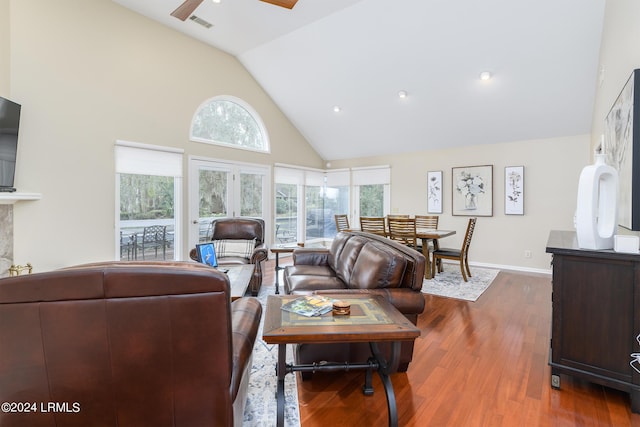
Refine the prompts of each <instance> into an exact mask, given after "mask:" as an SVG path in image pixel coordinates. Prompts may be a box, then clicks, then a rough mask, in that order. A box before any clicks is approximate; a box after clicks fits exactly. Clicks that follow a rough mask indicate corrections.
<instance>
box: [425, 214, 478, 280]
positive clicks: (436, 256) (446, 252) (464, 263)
mask: <svg viewBox="0 0 640 427" xmlns="http://www.w3.org/2000/svg"><path fill="white" fill-rule="evenodd" d="M476 220H477V218H469V223H468V224H467V231H466V233H465V235H464V240H463V241H462V247H461V248H460V249H450V248H439V249H437V250H434V251H433V262H432V263H431V277H435V274H436V264H437V263H438V262H440V261H441V260H442V259H451V260H456V261H459V262H460V272H461V273H462V278H463V279H464V281H465V282H467V281H468V278H467V277H471V270H470V269H469V246H470V245H471V237H472V236H473V231H474V229H475V228H476ZM438 272H442V264H440V265H438Z"/></svg>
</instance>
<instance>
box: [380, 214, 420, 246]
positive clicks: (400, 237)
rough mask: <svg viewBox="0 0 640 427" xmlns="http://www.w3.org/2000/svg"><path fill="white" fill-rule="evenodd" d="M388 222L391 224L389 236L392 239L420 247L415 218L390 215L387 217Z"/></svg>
mask: <svg viewBox="0 0 640 427" xmlns="http://www.w3.org/2000/svg"><path fill="white" fill-rule="evenodd" d="M387 224H388V226H389V238H390V239H391V240H395V241H397V242H400V243H402V244H403V245H406V246H409V247H411V248H414V249H418V239H417V238H416V219H415V218H405V217H398V216H389V217H387Z"/></svg>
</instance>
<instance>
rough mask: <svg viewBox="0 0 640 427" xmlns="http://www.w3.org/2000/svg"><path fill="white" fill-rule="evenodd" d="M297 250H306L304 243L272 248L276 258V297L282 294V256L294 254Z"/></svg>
mask: <svg viewBox="0 0 640 427" xmlns="http://www.w3.org/2000/svg"><path fill="white" fill-rule="evenodd" d="M297 248H304V243H297V244H295V245H293V244H290V243H289V244H286V245H275V246H272V247H271V253H273V254H274V255H275V256H276V267H275V273H276V295H277V294H279V293H280V276H279V275H278V272H279V271H280V270H282V269H283V268H284V267H280V254H290V253H293V251H294V250H296V249H297Z"/></svg>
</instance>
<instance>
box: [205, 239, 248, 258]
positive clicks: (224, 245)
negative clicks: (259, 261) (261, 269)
mask: <svg viewBox="0 0 640 427" xmlns="http://www.w3.org/2000/svg"><path fill="white" fill-rule="evenodd" d="M213 245H214V246H215V248H216V255H217V256H218V258H225V257H240V258H251V254H252V253H253V250H254V249H255V247H256V239H252V240H242V239H223V240H214V241H213Z"/></svg>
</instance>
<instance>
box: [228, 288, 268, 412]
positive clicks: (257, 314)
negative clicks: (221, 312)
mask: <svg viewBox="0 0 640 427" xmlns="http://www.w3.org/2000/svg"><path fill="white" fill-rule="evenodd" d="M261 317H262V305H260V302H259V301H258V300H257V299H256V298H248V297H247V298H239V299H237V300H235V301H234V302H232V303H231V331H232V336H233V338H232V340H233V342H232V347H233V367H232V375H231V387H230V389H229V392H230V394H231V400H232V401H235V399H236V395H237V394H238V390H239V389H240V384H241V382H242V375H243V373H244V372H245V371H249V372H250V371H251V366H249V367H248V369H247V365H248V364H249V363H250V361H251V355H252V352H253V344H254V343H255V341H256V336H257V335H258V327H259V326H260V318H261Z"/></svg>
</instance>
